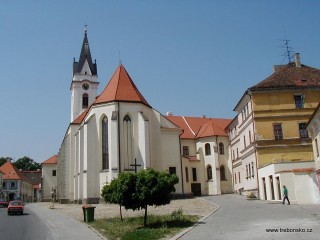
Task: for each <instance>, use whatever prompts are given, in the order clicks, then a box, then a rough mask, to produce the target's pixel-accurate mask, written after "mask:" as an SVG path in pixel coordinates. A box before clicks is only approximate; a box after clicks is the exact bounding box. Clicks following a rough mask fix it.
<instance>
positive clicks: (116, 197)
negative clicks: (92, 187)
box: [101, 172, 136, 221]
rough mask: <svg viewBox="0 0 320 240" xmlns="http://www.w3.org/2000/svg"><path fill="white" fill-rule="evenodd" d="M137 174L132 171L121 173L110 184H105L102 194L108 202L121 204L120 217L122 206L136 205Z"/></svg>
mask: <svg viewBox="0 0 320 240" xmlns="http://www.w3.org/2000/svg"><path fill="white" fill-rule="evenodd" d="M135 188H136V175H135V174H133V173H130V172H125V173H120V174H119V176H118V178H116V179H113V180H112V181H111V183H110V184H109V185H104V186H103V188H102V191H101V196H102V197H103V198H104V200H105V201H106V202H107V203H113V204H119V206H120V219H121V221H123V218H122V208H121V206H123V205H125V206H128V205H130V206H134V204H133V201H134V199H133V198H132V195H133V194H134V193H135Z"/></svg>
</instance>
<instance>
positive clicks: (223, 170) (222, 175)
mask: <svg viewBox="0 0 320 240" xmlns="http://www.w3.org/2000/svg"><path fill="white" fill-rule="evenodd" d="M220 180H221V181H226V180H227V179H226V170H225V168H224V166H223V165H221V166H220Z"/></svg>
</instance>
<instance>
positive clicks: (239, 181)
mask: <svg viewBox="0 0 320 240" xmlns="http://www.w3.org/2000/svg"><path fill="white" fill-rule="evenodd" d="M238 177H239V183H241V179H240V172H238Z"/></svg>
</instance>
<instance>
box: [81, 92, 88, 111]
mask: <svg viewBox="0 0 320 240" xmlns="http://www.w3.org/2000/svg"><path fill="white" fill-rule="evenodd" d="M88 105H89V96H88V94H86V93H84V94H83V95H82V108H87V107H88Z"/></svg>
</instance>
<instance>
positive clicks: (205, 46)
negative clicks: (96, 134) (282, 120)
mask: <svg viewBox="0 0 320 240" xmlns="http://www.w3.org/2000/svg"><path fill="white" fill-rule="evenodd" d="M319 10H320V1H317V0H309V1H303V0H301V1H297V0H290V1H289V0H288V1H285V0H283V1H278V0H273V1H262V0H260V1H253V0H251V1H249V0H247V1H238V0H234V1H215V0H210V1H206V0H201V1H199V0H193V1H191V0H184V1H182V0H180V1H178V0H176V1H174V0H162V1H147V0H140V1H139V0H136V1H133V0H130V1H129V0H127V1H121V0H120V1H119V0H118V1H116V0H114V1H99V0H92V1H83V0H78V1H71V0H55V1H41V0H38V1H36V0H34V1H32V0H30V1H22V0H21V1H18V0H16V1H3V2H2V3H1V8H0V36H1V39H0V43H1V58H0V66H1V78H0V81H1V90H2V91H1V105H0V109H1V119H0V156H3V157H7V156H8V157H12V158H13V159H15V160H16V159H18V158H20V157H23V156H29V157H31V158H33V159H34V160H35V161H37V162H42V161H44V160H46V159H48V158H49V157H51V156H52V155H54V154H56V153H58V151H59V148H60V145H61V143H62V140H63V137H64V134H65V132H66V130H67V127H68V125H69V121H70V83H71V77H72V75H71V74H72V62H73V58H74V57H75V58H76V59H77V60H78V58H79V55H80V50H81V44H82V40H83V34H84V30H83V29H84V25H85V24H87V25H88V39H89V44H90V49H91V54H92V57H93V59H96V60H97V65H98V75H99V81H100V91H99V92H101V90H102V89H103V88H104V87H105V85H106V84H107V82H108V81H109V79H110V78H111V76H112V74H113V72H114V71H115V69H116V68H117V66H118V64H119V55H120V59H121V61H122V63H123V65H124V66H125V68H126V69H127V71H128V72H129V74H130V76H131V77H132V79H133V81H134V82H135V83H136V85H137V87H138V88H139V90H140V92H141V93H142V94H143V95H144V97H145V98H146V99H147V101H148V102H149V104H150V105H151V106H152V107H153V108H155V109H156V110H158V111H160V112H161V113H163V114H165V113H166V112H167V111H171V112H173V114H174V115H185V116H201V115H206V116H207V117H217V118H233V117H234V116H235V112H233V108H234V106H235V105H236V104H237V102H238V100H239V99H240V97H241V96H242V94H243V93H244V91H245V90H246V89H247V88H248V87H251V86H253V85H254V84H256V83H258V82H260V81H262V80H263V79H265V78H266V77H267V76H269V75H271V74H272V67H273V65H276V64H284V63H287V60H286V59H284V56H283V54H284V53H285V49H283V48H281V47H280V46H282V45H283V42H282V41H280V39H285V38H287V39H289V40H290V46H291V47H293V48H294V51H295V52H299V53H300V54H301V61H302V63H303V64H306V65H309V66H312V67H316V68H319V67H320V57H319V54H320V44H319V43H320V14H319Z"/></svg>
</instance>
